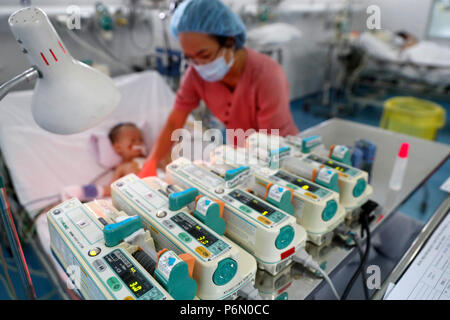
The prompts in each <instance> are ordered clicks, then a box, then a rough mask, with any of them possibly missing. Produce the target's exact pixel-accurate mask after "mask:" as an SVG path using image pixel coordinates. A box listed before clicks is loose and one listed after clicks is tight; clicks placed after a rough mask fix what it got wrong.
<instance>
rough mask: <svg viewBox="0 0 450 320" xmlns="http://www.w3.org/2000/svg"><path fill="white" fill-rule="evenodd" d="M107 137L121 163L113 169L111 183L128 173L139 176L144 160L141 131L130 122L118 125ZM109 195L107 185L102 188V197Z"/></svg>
mask: <svg viewBox="0 0 450 320" xmlns="http://www.w3.org/2000/svg"><path fill="white" fill-rule="evenodd" d="M108 137H109V140H110V141H111V144H112V146H113V148H114V151H115V152H116V153H117V154H118V155H119V156H120V157H121V158H122V163H120V164H119V165H118V166H117V167H116V168H115V171H114V176H113V178H112V181H111V183H112V182H114V181H116V180H117V179H120V178H121V177H123V176H126V175H127V174H130V173H134V174H136V175H137V174H139V172H140V171H141V169H142V167H143V165H144V163H145V160H146V158H145V145H144V141H143V139H142V133H141V130H139V128H138V127H136V125H135V124H134V123H131V122H126V123H119V124H117V125H115V126H114V127H113V128H112V129H111V130H110V132H109V135H108ZM110 194H111V191H110V186H109V185H108V186H106V187H104V196H110Z"/></svg>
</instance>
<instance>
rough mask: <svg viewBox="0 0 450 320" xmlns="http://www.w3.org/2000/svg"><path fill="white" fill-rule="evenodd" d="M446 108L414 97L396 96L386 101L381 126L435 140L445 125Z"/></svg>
mask: <svg viewBox="0 0 450 320" xmlns="http://www.w3.org/2000/svg"><path fill="white" fill-rule="evenodd" d="M445 120H446V114H445V109H444V108H442V107H441V106H440V105H438V104H436V103H434V102H431V101H427V100H422V99H417V98H414V97H395V98H391V99H388V100H386V102H385V103H384V111H383V116H382V118H381V122H380V127H381V128H384V129H388V130H392V131H396V132H400V133H405V134H409V135H412V136H416V137H419V138H423V139H428V140H434V139H435V137H436V133H437V130H438V129H440V128H442V127H443V126H444V125H445Z"/></svg>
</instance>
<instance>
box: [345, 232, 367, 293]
mask: <svg viewBox="0 0 450 320" xmlns="http://www.w3.org/2000/svg"><path fill="white" fill-rule="evenodd" d="M349 236H350V237H351V238H352V240H353V242H354V243H355V245H354V246H355V247H356V249H357V250H358V253H359V257H360V261H361V260H363V257H364V254H363V251H362V248H361V245H360V243H359V239H358V238H357V236H356V234H354V233H353V232H350V233H349ZM361 280H362V285H363V289H364V297H365V298H366V300H369V290H368V288H367V278H366V273H365V272H361Z"/></svg>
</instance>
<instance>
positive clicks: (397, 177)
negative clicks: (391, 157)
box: [389, 143, 409, 191]
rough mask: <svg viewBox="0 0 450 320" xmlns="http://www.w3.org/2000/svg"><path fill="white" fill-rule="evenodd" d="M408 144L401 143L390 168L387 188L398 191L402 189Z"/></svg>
mask: <svg viewBox="0 0 450 320" xmlns="http://www.w3.org/2000/svg"><path fill="white" fill-rule="evenodd" d="M408 152H409V144H408V143H402V145H401V147H400V150H399V151H398V154H397V158H396V159H395V163H394V167H393V168H392V174H391V179H390V181H389V188H390V189H392V190H395V191H398V190H400V189H401V188H402V183H403V177H404V176H405V171H406V166H407V165H408Z"/></svg>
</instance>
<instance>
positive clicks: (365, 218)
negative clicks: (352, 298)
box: [341, 210, 372, 300]
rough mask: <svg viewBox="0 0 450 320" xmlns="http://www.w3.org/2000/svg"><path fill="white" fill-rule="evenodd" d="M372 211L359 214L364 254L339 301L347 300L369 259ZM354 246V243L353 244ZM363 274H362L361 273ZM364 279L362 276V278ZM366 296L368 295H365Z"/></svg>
mask: <svg viewBox="0 0 450 320" xmlns="http://www.w3.org/2000/svg"><path fill="white" fill-rule="evenodd" d="M371 212H372V211H369V212H367V211H365V210H363V212H361V216H360V222H361V238H362V237H364V232H365V234H366V250H365V252H364V255H363V257H362V258H361V261H360V263H359V266H358V268H357V269H356V271H355V273H354V274H353V276H352V277H351V279H350V281H349V282H348V284H347V286H346V287H345V290H344V293H343V294H342V296H341V300H345V299H347V296H348V295H349V293H350V291H351V289H352V287H353V285H354V284H355V281H356V279H357V278H358V276H359V274H360V273H361V272H363V271H364V266H365V264H366V262H367V259H368V257H369V251H370V228H369V214H370V213H371ZM355 244H356V242H355ZM363 273H364V272H363ZM363 277H364V276H363ZM363 287H364V288H366V283H364V285H363ZM367 295H368V293H367Z"/></svg>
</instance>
